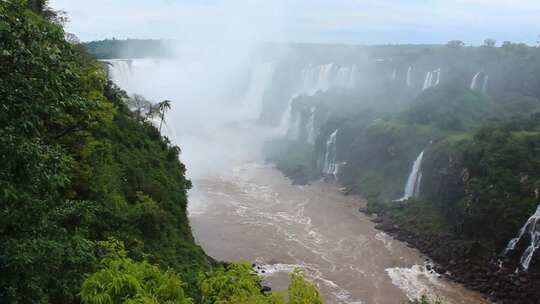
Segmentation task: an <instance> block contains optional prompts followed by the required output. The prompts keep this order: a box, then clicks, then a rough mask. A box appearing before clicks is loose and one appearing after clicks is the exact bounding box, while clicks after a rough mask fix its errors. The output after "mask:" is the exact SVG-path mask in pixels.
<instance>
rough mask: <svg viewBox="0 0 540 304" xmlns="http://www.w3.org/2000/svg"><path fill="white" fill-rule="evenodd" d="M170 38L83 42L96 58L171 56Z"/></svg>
mask: <svg viewBox="0 0 540 304" xmlns="http://www.w3.org/2000/svg"><path fill="white" fill-rule="evenodd" d="M169 45H170V40H159V39H126V40H119V39H115V38H113V39H105V40H101V41H92V42H86V43H83V46H84V47H85V48H86V49H87V51H88V53H90V54H91V55H92V56H94V57H95V58H97V59H110V58H145V57H154V58H155V57H169V56H171V54H172V52H171V48H169V47H168V46H169Z"/></svg>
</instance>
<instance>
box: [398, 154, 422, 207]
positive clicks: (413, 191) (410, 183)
mask: <svg viewBox="0 0 540 304" xmlns="http://www.w3.org/2000/svg"><path fill="white" fill-rule="evenodd" d="M423 158H424V151H422V152H420V155H418V157H417V158H416V160H415V161H414V163H413V166H412V168H411V173H409V177H408V178H407V183H406V184H405V190H404V194H403V197H402V198H400V199H398V200H396V201H405V200H408V199H409V198H411V197H415V196H417V195H418V194H419V193H420V183H421V182H422V171H421V170H422V159H423Z"/></svg>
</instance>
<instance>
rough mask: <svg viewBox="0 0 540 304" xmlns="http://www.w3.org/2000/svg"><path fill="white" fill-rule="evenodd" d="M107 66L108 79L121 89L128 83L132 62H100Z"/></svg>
mask: <svg viewBox="0 0 540 304" xmlns="http://www.w3.org/2000/svg"><path fill="white" fill-rule="evenodd" d="M101 62H104V63H105V64H107V66H108V72H109V78H110V79H111V80H112V81H114V82H115V83H116V84H118V85H119V86H121V87H124V85H125V84H127V83H128V81H129V79H130V77H131V74H132V68H131V67H132V60H130V59H111V60H102V61H101Z"/></svg>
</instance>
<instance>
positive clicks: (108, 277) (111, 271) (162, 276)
mask: <svg viewBox="0 0 540 304" xmlns="http://www.w3.org/2000/svg"><path fill="white" fill-rule="evenodd" d="M101 245H102V246H103V247H104V248H106V250H108V251H109V252H108V253H107V255H106V257H105V258H104V259H103V260H102V262H101V264H102V267H101V269H100V270H98V271H97V272H95V273H93V274H92V275H90V276H89V277H88V278H87V279H86V280H84V283H83V285H82V288H81V301H82V303H83V304H116V303H118V304H120V303H140V304H192V303H193V300H192V299H191V298H189V297H187V296H186V295H185V293H184V289H183V287H184V286H185V285H184V283H183V282H182V280H181V279H180V277H179V276H178V275H177V274H175V273H173V272H171V271H166V272H162V271H161V270H160V269H159V268H158V267H157V266H154V265H152V264H150V263H148V262H147V261H143V262H136V261H134V260H132V259H130V258H128V257H127V253H126V251H125V249H124V245H123V244H122V243H120V242H117V241H115V240H114V239H111V240H109V241H107V242H101Z"/></svg>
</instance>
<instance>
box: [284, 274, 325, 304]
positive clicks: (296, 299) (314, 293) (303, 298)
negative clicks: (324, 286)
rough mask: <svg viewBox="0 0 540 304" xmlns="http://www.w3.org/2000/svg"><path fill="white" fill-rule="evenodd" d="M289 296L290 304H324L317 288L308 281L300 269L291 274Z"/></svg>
mask: <svg viewBox="0 0 540 304" xmlns="http://www.w3.org/2000/svg"><path fill="white" fill-rule="evenodd" d="M288 295H289V304H323V300H322V298H321V294H320V292H319V289H318V288H317V286H315V284H313V283H311V282H308V281H306V280H305V279H304V273H303V271H302V270H301V269H298V268H297V269H295V270H294V271H293V272H292V273H291V285H289V291H288Z"/></svg>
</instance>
